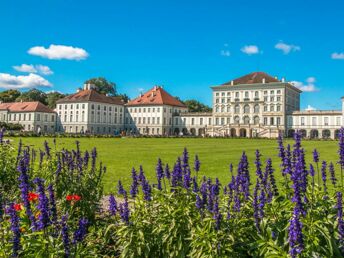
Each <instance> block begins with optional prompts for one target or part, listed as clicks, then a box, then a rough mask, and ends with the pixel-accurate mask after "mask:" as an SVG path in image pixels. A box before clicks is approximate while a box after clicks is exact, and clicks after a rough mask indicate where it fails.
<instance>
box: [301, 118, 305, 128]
mask: <svg viewBox="0 0 344 258" xmlns="http://www.w3.org/2000/svg"><path fill="white" fill-rule="evenodd" d="M301 125H302V126H304V125H305V118H304V117H301Z"/></svg>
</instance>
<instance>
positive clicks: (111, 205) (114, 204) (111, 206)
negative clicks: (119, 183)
mask: <svg viewBox="0 0 344 258" xmlns="http://www.w3.org/2000/svg"><path fill="white" fill-rule="evenodd" d="M109 212H110V214H111V215H112V216H115V215H116V213H117V202H116V199H115V196H113V194H110V196H109Z"/></svg>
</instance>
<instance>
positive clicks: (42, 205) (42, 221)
mask: <svg viewBox="0 0 344 258" xmlns="http://www.w3.org/2000/svg"><path fill="white" fill-rule="evenodd" d="M33 182H34V183H35V184H37V191H38V193H39V197H38V200H39V201H38V205H37V208H38V210H39V216H38V224H37V225H38V229H44V228H46V227H47V226H48V225H50V223H51V221H50V218H49V199H48V197H47V196H46V195H45V189H44V181H43V179H41V178H38V177H37V178H35V179H34V181H33Z"/></svg>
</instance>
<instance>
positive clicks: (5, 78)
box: [0, 73, 52, 89]
mask: <svg viewBox="0 0 344 258" xmlns="http://www.w3.org/2000/svg"><path fill="white" fill-rule="evenodd" d="M51 86H52V84H51V83H50V82H49V81H47V80H46V79H44V78H43V77H41V76H39V75H37V74H34V73H30V74H29V75H19V76H15V75H11V74H8V73H0V88H4V89H26V88H34V87H51Z"/></svg>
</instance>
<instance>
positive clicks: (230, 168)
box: [229, 163, 233, 177]
mask: <svg viewBox="0 0 344 258" xmlns="http://www.w3.org/2000/svg"><path fill="white" fill-rule="evenodd" d="M229 172H230V173H231V176H232V177H233V164H232V163H231V164H229Z"/></svg>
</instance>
